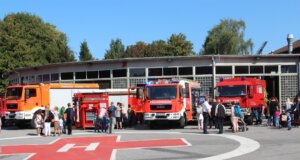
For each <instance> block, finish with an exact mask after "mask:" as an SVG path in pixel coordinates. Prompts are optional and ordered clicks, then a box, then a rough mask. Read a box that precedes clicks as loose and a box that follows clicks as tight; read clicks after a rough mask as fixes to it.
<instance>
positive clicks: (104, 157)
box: [0, 136, 189, 160]
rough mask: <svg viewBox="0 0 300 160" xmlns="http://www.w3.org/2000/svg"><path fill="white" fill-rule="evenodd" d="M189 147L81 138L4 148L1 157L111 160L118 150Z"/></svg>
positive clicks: (182, 142)
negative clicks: (27, 155) (17, 155)
mask: <svg viewBox="0 0 300 160" xmlns="http://www.w3.org/2000/svg"><path fill="white" fill-rule="evenodd" d="M188 145H189V144H188V143H187V142H186V141H185V140H183V139H160V140H141V141H122V142H119V141H118V140H117V136H105V137H80V138H64V139H59V140H57V141H56V142H54V143H52V144H43V145H20V146H2V147H1V148H2V150H1V151H2V152H0V155H5V154H31V155H30V157H29V158H28V159H30V160H41V159H51V160H61V159H72V160H83V159H84V160H86V159H95V160H96V159H98V160H109V159H110V158H111V155H112V152H113V150H117V149H137V148H156V147H176V146H188Z"/></svg>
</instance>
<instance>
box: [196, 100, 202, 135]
mask: <svg viewBox="0 0 300 160" xmlns="http://www.w3.org/2000/svg"><path fill="white" fill-rule="evenodd" d="M196 110H197V120H198V129H199V130H202V129H203V111H202V106H201V104H200V103H198V105H197V109H196Z"/></svg>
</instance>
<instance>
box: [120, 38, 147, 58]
mask: <svg viewBox="0 0 300 160" xmlns="http://www.w3.org/2000/svg"><path fill="white" fill-rule="evenodd" d="M147 52H148V45H147V44H146V43H145V42H142V41H139V42H136V44H134V45H131V46H127V48H126V51H125V52H124V54H123V55H122V58H128V57H147V54H148V53H147Z"/></svg>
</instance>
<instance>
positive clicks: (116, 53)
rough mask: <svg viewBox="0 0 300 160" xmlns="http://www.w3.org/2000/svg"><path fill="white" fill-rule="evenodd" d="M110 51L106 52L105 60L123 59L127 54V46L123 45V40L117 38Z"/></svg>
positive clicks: (112, 42) (112, 41)
mask: <svg viewBox="0 0 300 160" xmlns="http://www.w3.org/2000/svg"><path fill="white" fill-rule="evenodd" d="M109 47H110V48H109V49H108V50H106V53H105V55H104V58H105V59H117V58H121V56H122V55H123V54H124V52H125V46H124V45H123V44H122V40H121V39H119V38H117V39H116V40H111V42H110V45H109Z"/></svg>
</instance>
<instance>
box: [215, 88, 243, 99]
mask: <svg viewBox="0 0 300 160" xmlns="http://www.w3.org/2000/svg"><path fill="white" fill-rule="evenodd" d="M218 92H219V97H233V96H245V95H246V86H220V87H218Z"/></svg>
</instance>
